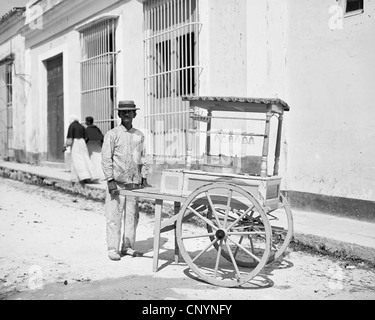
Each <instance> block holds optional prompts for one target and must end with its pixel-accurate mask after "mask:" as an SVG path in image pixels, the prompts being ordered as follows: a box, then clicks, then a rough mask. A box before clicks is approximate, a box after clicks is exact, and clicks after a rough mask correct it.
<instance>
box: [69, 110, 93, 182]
mask: <svg viewBox="0 0 375 320" xmlns="http://www.w3.org/2000/svg"><path fill="white" fill-rule="evenodd" d="M85 139H86V134H85V127H84V126H83V125H82V124H80V123H79V118H78V117H77V116H76V115H71V116H70V125H69V128H68V133H67V136H66V144H65V146H64V148H66V147H70V148H71V170H70V171H71V177H72V178H71V179H72V181H79V182H80V183H90V182H93V181H94V180H95V179H97V177H96V176H95V173H94V170H93V165H92V162H91V160H90V157H89V152H88V150H87V146H86V140H85Z"/></svg>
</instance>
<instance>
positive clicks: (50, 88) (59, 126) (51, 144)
mask: <svg viewBox="0 0 375 320" xmlns="http://www.w3.org/2000/svg"><path fill="white" fill-rule="evenodd" d="M46 68H47V141H48V148H47V161H51V162H64V152H63V145H64V77H63V55H62V54H60V55H58V56H56V57H53V58H51V59H49V60H47V61H46Z"/></svg>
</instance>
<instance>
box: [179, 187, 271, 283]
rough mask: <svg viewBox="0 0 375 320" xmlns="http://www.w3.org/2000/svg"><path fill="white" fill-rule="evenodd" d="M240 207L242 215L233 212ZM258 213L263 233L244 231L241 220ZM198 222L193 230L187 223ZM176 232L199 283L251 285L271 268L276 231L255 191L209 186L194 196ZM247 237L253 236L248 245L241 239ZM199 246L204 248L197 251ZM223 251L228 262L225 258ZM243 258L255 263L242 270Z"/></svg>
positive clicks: (247, 219)
mask: <svg viewBox="0 0 375 320" xmlns="http://www.w3.org/2000/svg"><path fill="white" fill-rule="evenodd" d="M218 192H219V193H218ZM238 199H240V200H238ZM236 206H240V207H241V210H242V211H241V214H240V215H233V214H232V211H233V210H237V209H236V208H235V207H236ZM202 208H203V209H202ZM217 208H220V209H221V210H224V214H223V212H218V211H216V209H217ZM245 208H246V209H245ZM209 210H212V212H213V214H212V215H211V216H209V215H207V212H208V211H209ZM254 212H256V213H258V214H259V216H258V217H257V224H261V225H262V230H249V228H248V227H246V230H245V229H244V226H243V221H251V220H252V219H251V216H252V215H253V213H254ZM219 217H220V218H219ZM194 219H195V227H194V229H193V228H188V227H187V224H188V221H191V220H194ZM207 226H209V228H211V232H209V229H208V228H207ZM191 232H193V233H194V234H191ZM176 233H177V242H178V246H179V249H180V252H181V255H182V257H183V258H184V260H185V262H186V263H187V265H188V266H189V267H190V269H191V270H192V271H193V272H194V273H195V274H196V275H197V276H198V277H199V278H200V279H202V280H204V281H206V282H208V283H211V284H213V285H217V286H222V287H237V286H240V285H242V284H245V283H247V282H249V281H250V280H251V279H253V278H254V277H255V276H257V275H258V274H259V272H260V271H261V270H262V269H263V267H264V266H265V265H266V264H267V262H268V258H269V255H270V252H271V236H272V231H271V226H270V224H269V221H268V216H267V214H266V213H265V211H264V209H263V208H262V206H261V205H260V203H259V201H258V200H257V199H256V198H255V197H254V196H253V195H252V194H251V193H249V192H247V191H245V190H244V189H242V188H240V187H238V186H236V185H233V184H228V183H220V182H217V183H211V184H208V185H205V186H202V187H199V188H198V189H197V190H195V191H194V192H193V193H191V194H190V195H189V196H188V198H187V199H186V201H185V202H184V203H183V206H182V207H181V210H180V212H179V214H178V218H177V229H176ZM243 238H246V239H247V238H249V239H250V241H249V243H246V244H245V243H243V242H240V241H238V240H237V239H243ZM251 239H254V240H253V241H252V240H251ZM241 241H242V240H241ZM215 245H216V246H215ZM197 246H198V247H199V246H202V248H203V249H199V250H198V252H194V250H196V248H197ZM250 246H251V249H250ZM224 250H226V252H227V254H228V257H229V259H227V258H225V257H223V255H222V254H223V251H224ZM239 255H241V256H242V257H243V258H242V259H243V260H246V259H247V260H250V261H253V262H254V263H253V264H252V266H251V267H248V266H247V265H249V264H247V265H246V266H245V267H243V266H240V265H239V264H238V263H237V260H238V256H239Z"/></svg>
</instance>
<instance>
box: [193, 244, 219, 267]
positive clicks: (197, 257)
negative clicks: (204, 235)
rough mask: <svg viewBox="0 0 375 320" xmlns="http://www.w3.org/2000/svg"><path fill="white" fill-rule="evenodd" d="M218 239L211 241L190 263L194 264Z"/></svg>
mask: <svg viewBox="0 0 375 320" xmlns="http://www.w3.org/2000/svg"><path fill="white" fill-rule="evenodd" d="M217 241H218V239H215V240H213V241H212V242H211V243H210V244H208V245H207V246H206V247H205V248H204V249H203V250H202V251H201V252H200V253H199V254H198V255H197V256H196V257H195V258H194V259H193V260H192V261H193V262H195V261H196V260H197V259H199V258H200V257H201V256H202V254H203V253H205V252H206V251H207V250H208V249H209V248H210V247H212V246H213V245H214V244H215V243H216V242H217Z"/></svg>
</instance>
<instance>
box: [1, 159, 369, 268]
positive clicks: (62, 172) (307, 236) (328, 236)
mask: <svg viewBox="0 0 375 320" xmlns="http://www.w3.org/2000/svg"><path fill="white" fill-rule="evenodd" d="M0 176H3V177H8V178H11V179H15V180H20V181H24V182H31V183H35V184H40V185H48V186H55V187H57V188H60V189H62V190H64V191H66V192H71V193H76V194H80V195H83V196H86V197H90V198H93V199H99V200H104V198H105V188H106V183H105V181H101V182H100V183H98V184H88V185H85V186H81V185H80V184H79V183H72V182H71V181H70V172H68V171H67V170H66V169H65V168H64V167H63V166H61V167H53V166H34V165H29V164H22V163H14V162H0ZM292 212H293V218H294V233H295V236H294V238H295V241H296V242H297V243H299V244H302V245H304V246H307V247H312V248H315V249H316V250H318V251H321V252H323V253H327V252H328V253H330V254H334V255H335V256H339V257H342V258H349V259H353V260H363V261H365V262H368V263H371V264H372V265H375V223H370V222H364V221H357V220H353V219H348V218H342V217H337V216H333V215H328V214H322V213H317V212H306V211H301V210H296V209H294V208H292Z"/></svg>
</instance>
